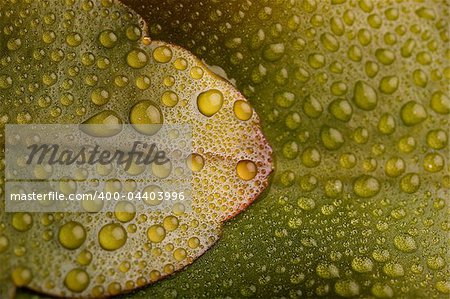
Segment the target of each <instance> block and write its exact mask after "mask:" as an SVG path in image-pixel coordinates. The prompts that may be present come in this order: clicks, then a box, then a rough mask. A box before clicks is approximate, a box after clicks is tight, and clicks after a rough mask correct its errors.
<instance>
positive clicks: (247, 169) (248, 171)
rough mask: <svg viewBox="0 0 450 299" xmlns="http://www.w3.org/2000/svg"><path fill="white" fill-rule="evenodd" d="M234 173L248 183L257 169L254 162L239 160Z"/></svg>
mask: <svg viewBox="0 0 450 299" xmlns="http://www.w3.org/2000/svg"><path fill="white" fill-rule="evenodd" d="M236 173H237V175H238V176H239V177H240V178H241V179H243V180H245V181H249V180H251V179H253V178H254V177H255V176H256V174H257V173H258V169H257V167H256V164H255V163H254V162H252V161H250V160H241V161H239V162H238V163H237V165H236Z"/></svg>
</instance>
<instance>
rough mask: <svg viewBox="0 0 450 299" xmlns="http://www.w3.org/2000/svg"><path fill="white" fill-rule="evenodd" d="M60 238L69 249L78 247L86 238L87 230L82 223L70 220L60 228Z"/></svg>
mask: <svg viewBox="0 0 450 299" xmlns="http://www.w3.org/2000/svg"><path fill="white" fill-rule="evenodd" d="M58 240H59V243H61V245H62V246H64V247H65V248H67V249H70V250H74V249H77V248H79V247H80V246H81V245H83V243H84V241H85V240H86V230H85V229H84V226H83V225H82V224H81V223H79V222H76V221H69V222H67V223H65V224H64V225H63V226H61V228H60V229H59V233H58Z"/></svg>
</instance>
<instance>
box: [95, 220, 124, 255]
mask: <svg viewBox="0 0 450 299" xmlns="http://www.w3.org/2000/svg"><path fill="white" fill-rule="evenodd" d="M98 241H99V243H100V246H101V247H102V248H103V249H105V250H108V251H113V250H117V249H119V248H120V247H122V246H123V245H125V243H126V241H127V232H126V231H125V229H124V228H123V227H122V225H120V224H118V223H110V224H106V225H104V226H103V227H102V228H101V229H100V232H99V233H98Z"/></svg>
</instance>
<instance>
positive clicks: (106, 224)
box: [0, 0, 272, 298]
mask: <svg viewBox="0 0 450 299" xmlns="http://www.w3.org/2000/svg"><path fill="white" fill-rule="evenodd" d="M0 28H1V32H0V41H1V43H0V65H1V68H0V102H1V103H2V104H1V108H0V120H1V127H4V125H5V124H7V123H8V124H30V123H55V124H61V123H75V124H79V123H88V124H100V125H108V124H109V125H111V124H113V125H115V126H104V127H103V128H104V130H102V129H100V130H99V131H97V130H96V131H89V132H88V133H89V134H92V135H96V136H110V135H114V134H116V133H117V131H116V130H114V129H111V128H117V126H120V125H121V124H123V123H131V124H132V125H133V126H134V128H135V129H136V130H137V131H139V132H141V133H144V134H150V133H152V132H148V131H146V130H147V128H146V127H143V126H142V125H145V124H162V123H163V124H180V123H181V124H183V123H187V124H190V125H191V126H192V131H193V136H192V139H193V140H192V143H193V153H192V155H190V156H189V157H185V158H186V162H187V163H188V165H189V166H190V167H191V169H192V170H193V172H194V173H193V180H192V184H193V186H192V209H189V210H188V209H185V208H186V207H184V206H183V204H182V203H176V204H174V205H173V207H172V208H165V209H159V210H154V209H142V210H140V209H137V208H136V207H135V206H133V204H132V203H128V205H130V204H131V208H130V209H128V208H127V211H128V212H124V211H123V210H116V211H115V213H111V212H110V213H103V212H97V213H96V210H95V209H91V208H87V209H86V210H87V211H89V212H92V213H28V212H17V213H6V212H5V201H1V202H0V264H1V267H2V268H1V271H0V274H1V276H0V280H1V285H2V289H1V291H3V286H7V285H10V284H11V281H12V282H13V283H14V285H15V286H17V287H25V288H29V289H32V290H35V291H38V292H39V293H45V294H49V295H53V296H60V297H73V298H75V297H76V298H81V297H84V298H85V297H104V296H110V295H117V294H119V293H123V292H127V291H131V290H133V289H135V288H138V287H143V286H144V285H147V284H150V283H153V282H156V281H158V280H160V279H162V278H164V277H166V276H168V275H170V274H172V273H174V272H176V271H178V270H180V269H182V268H183V267H185V266H186V265H188V264H190V263H192V262H193V261H194V260H195V259H196V258H198V257H199V256H200V255H201V254H203V253H204V252H205V251H206V250H207V249H208V248H209V247H211V246H212V245H213V244H214V243H215V242H216V241H217V240H218V238H219V236H220V233H221V226H222V223H223V222H224V221H225V220H227V219H229V218H230V217H233V216H235V215H236V214H238V213H239V212H240V211H242V210H243V209H244V208H245V207H246V206H247V205H249V204H250V203H251V202H252V201H253V200H254V199H255V198H256V197H257V196H258V195H259V194H260V193H261V192H262V191H263V190H264V189H265V187H266V186H267V184H268V176H269V174H270V172H271V171H272V166H271V148H270V147H269V146H268V145H267V142H266V140H265V138H264V136H263V135H262V133H261V131H260V127H259V118H258V116H257V115H256V113H254V111H253V108H252V107H251V106H250V105H249V103H248V102H247V101H246V99H245V98H244V97H243V96H242V95H241V94H240V93H239V92H238V91H237V90H236V89H235V88H234V87H233V86H232V85H231V84H229V83H227V82H226V81H224V80H222V79H221V78H219V77H218V76H216V75H215V74H213V73H212V72H210V71H209V70H208V68H206V67H205V65H204V64H203V63H202V62H201V61H200V60H199V59H197V58H196V57H194V56H193V55H192V54H191V53H189V52H188V51H186V50H184V49H182V48H180V47H178V46H174V45H172V44H168V43H165V42H159V41H151V40H150V38H148V37H146V36H145V35H146V32H145V24H144V23H143V21H142V20H141V19H140V18H139V17H138V16H137V15H136V14H135V13H134V12H132V11H131V10H129V9H128V8H126V7H125V6H123V5H120V4H119V3H117V2H116V1H107V0H106V1H101V2H98V3H94V2H92V1H71V0H67V1H57V2H55V1H51V2H50V1H35V2H33V1H3V2H2V3H1V4H0ZM224 127H225V128H226V130H224ZM0 139H1V142H2V144H4V143H5V136H4V134H2V135H1V137H0ZM4 151H5V150H4V148H2V160H4ZM3 162H4V161H3ZM3 162H2V165H3V164H4V163H3ZM147 171H149V169H148V170H147ZM152 171H154V169H152ZM4 184H5V176H4V174H3V173H2V180H1V190H2V193H3V190H4ZM74 184H76V182H74ZM116 185H117V184H116ZM116 185H114V188H116V187H117V186H116ZM102 186H103V185H99V187H98V188H97V189H98V191H103V190H104V191H108V190H109V189H108V188H109V187H108V186H109V185H108V184H105V187H104V189H103V187H102ZM133 186H134V187H133ZM128 187H133V188H135V189H133V190H134V191H143V190H146V189H145V188H146V186H145V185H143V182H140V181H136V182H134V183H132V184H131V185H130V186H128ZM128 187H127V186H125V183H123V182H122V183H121V182H119V187H118V188H119V190H125V189H127V188H128ZM61 188H64V186H62V187H61ZM122 188H123V189H122ZM164 191H170V190H164ZM3 196H4V194H3ZM121 204H123V202H119V203H117V206H116V207H119V206H120V205H121ZM94 208H95V207H94ZM2 298H3V297H2Z"/></svg>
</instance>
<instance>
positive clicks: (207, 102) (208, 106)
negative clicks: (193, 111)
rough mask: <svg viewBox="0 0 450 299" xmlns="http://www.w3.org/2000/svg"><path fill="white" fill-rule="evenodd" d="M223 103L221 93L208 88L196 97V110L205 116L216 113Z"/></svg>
mask: <svg viewBox="0 0 450 299" xmlns="http://www.w3.org/2000/svg"><path fill="white" fill-rule="evenodd" d="M222 105H223V94H222V92H221V91H220V90H217V89H210V90H208V91H205V92H202V93H200V94H199V95H198V97H197V107H198V110H199V111H200V112H201V113H202V114H203V115H205V116H208V117H211V116H213V115H214V114H216V113H217V112H218V111H219V110H220V108H222Z"/></svg>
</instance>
